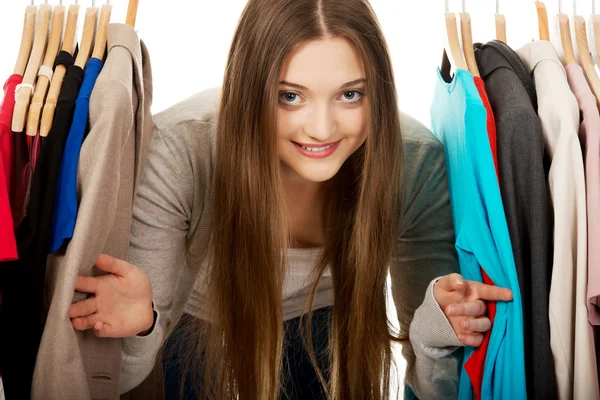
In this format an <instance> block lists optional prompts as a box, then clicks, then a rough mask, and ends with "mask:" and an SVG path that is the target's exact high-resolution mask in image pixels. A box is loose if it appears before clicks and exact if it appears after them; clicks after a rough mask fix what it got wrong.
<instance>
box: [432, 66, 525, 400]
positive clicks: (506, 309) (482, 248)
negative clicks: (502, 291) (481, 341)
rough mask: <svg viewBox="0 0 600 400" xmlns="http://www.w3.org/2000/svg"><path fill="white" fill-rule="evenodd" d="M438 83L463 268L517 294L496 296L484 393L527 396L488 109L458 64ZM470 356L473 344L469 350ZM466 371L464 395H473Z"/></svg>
mask: <svg viewBox="0 0 600 400" xmlns="http://www.w3.org/2000/svg"><path fill="white" fill-rule="evenodd" d="M437 75H438V79H439V81H438V82H437V85H436V88H435V94H434V99H433V104H432V106H431V124H432V129H433V132H434V133H435V135H436V136H437V137H438V138H439V139H440V140H441V141H442V143H443V144H444V152H445V155H446V168H447V173H448V183H449V189H450V202H451V206H452V215H453V219H454V230H455V233H456V249H457V252H458V257H459V262H460V270H461V273H462V275H463V276H464V277H465V279H469V280H475V281H479V282H482V274H481V270H480V266H481V268H483V270H484V271H485V272H486V274H487V275H488V276H489V277H490V279H492V281H494V283H495V284H496V285H497V286H500V287H506V288H509V289H511V290H512V292H513V300H512V301H510V302H500V301H499V302H498V303H497V309H496V317H495V320H494V326H493V328H492V333H491V337H490V343H489V348H488V351H487V355H486V359H485V366H484V372H483V382H482V389H481V398H482V399H494V400H501V399H506V400H515V399H519V400H520V399H525V398H526V397H527V393H526V387H525V354H524V339H523V309H522V305H521V293H520V289H519V281H518V278H517V271H516V267H515V261H514V258H513V252H512V245H511V242H510V235H509V231H508V226H507V223H506V217H505V215H504V207H503V204H502V198H501V196H500V188H499V186H498V180H497V178H496V171H495V169H494V161H493V158H492V151H491V148H490V144H489V140H488V134H487V130H486V110H485V107H484V105H483V103H482V101H481V98H480V97H479V93H478V92H477V88H476V86H475V83H474V81H473V75H471V74H470V73H469V72H468V71H465V70H457V71H456V74H455V76H454V79H453V80H452V82H451V83H447V82H446V81H444V78H443V77H442V75H441V72H440V70H439V68H438V70H437ZM465 350H466V351H465V358H464V362H466V361H467V360H468V359H469V357H470V356H471V354H472V353H473V350H474V349H473V348H472V347H468V348H467V349H465ZM473 393H474V392H473V387H472V385H471V381H470V379H469V377H468V375H467V373H466V372H465V371H464V364H463V370H462V373H461V378H460V387H459V399H461V400H462V399H468V400H471V399H472V398H473Z"/></svg>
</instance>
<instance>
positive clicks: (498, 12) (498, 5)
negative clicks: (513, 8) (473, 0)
mask: <svg viewBox="0 0 600 400" xmlns="http://www.w3.org/2000/svg"><path fill="white" fill-rule="evenodd" d="M496 14H500V0H496Z"/></svg>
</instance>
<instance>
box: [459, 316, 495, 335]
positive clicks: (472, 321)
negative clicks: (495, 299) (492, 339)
mask: <svg viewBox="0 0 600 400" xmlns="http://www.w3.org/2000/svg"><path fill="white" fill-rule="evenodd" d="M459 325H460V328H461V329H462V330H463V331H465V333H466V332H480V333H485V332H487V331H489V330H490V328H491V327H492V321H490V319H489V318H487V317H481V318H464V319H461V320H460V324H459Z"/></svg>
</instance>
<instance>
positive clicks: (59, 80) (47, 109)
mask: <svg viewBox="0 0 600 400" xmlns="http://www.w3.org/2000/svg"><path fill="white" fill-rule="evenodd" d="M78 18H79V5H78V4H77V1H76V2H75V4H71V5H70V6H69V11H68V15H67V26H66V27H65V35H64V39H63V43H62V48H61V50H62V51H66V52H67V53H69V54H73V50H74V48H75V35H76V33H77V19H78ZM66 73H67V68H66V67H65V66H64V65H57V66H56V68H55V69H54V74H53V75H52V82H51V83H50V89H49V90H48V96H47V97H46V102H45V103H44V111H43V112H42V120H41V123H40V136H42V137H46V136H48V133H49V132H50V129H51V128H52V121H53V119H54V111H55V110H56V103H57V102H58V95H59V94H60V89H61V88H62V84H63V80H64V78H65V74H66ZM35 125H37V123H36V124H35Z"/></svg>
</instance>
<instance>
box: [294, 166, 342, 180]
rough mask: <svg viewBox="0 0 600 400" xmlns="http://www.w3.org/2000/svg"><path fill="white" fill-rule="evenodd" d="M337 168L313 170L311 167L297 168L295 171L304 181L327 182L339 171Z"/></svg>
mask: <svg viewBox="0 0 600 400" xmlns="http://www.w3.org/2000/svg"><path fill="white" fill-rule="evenodd" d="M339 170H340V169H339V168H333V167H330V168H324V169H321V170H313V169H311V168H307V169H301V170H297V171H296V173H297V174H298V176H299V177H300V178H302V179H304V180H306V181H309V182H314V183H321V182H327V181H328V180H330V179H331V178H333V177H334V176H335V175H336V174H337V173H338V171H339Z"/></svg>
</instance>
